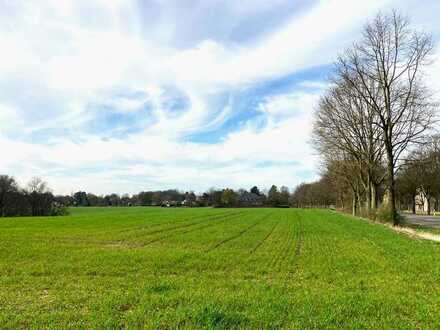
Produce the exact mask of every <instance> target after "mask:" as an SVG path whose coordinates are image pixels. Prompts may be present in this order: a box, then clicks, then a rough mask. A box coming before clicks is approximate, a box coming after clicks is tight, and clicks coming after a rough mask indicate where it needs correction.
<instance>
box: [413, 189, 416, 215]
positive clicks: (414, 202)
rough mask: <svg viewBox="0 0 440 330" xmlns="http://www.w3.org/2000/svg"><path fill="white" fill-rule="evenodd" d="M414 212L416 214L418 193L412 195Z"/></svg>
mask: <svg viewBox="0 0 440 330" xmlns="http://www.w3.org/2000/svg"><path fill="white" fill-rule="evenodd" d="M412 214H416V195H415V194H414V195H413V196H412Z"/></svg>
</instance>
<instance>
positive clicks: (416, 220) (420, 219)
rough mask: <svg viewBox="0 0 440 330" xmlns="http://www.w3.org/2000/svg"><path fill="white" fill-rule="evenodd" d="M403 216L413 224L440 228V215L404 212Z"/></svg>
mask: <svg viewBox="0 0 440 330" xmlns="http://www.w3.org/2000/svg"><path fill="white" fill-rule="evenodd" d="M403 216H404V217H405V219H406V221H408V222H409V223H411V224H413V225H419V226H424V227H431V228H439V229H440V216H433V215H415V214H407V213H406V214H404V215H403Z"/></svg>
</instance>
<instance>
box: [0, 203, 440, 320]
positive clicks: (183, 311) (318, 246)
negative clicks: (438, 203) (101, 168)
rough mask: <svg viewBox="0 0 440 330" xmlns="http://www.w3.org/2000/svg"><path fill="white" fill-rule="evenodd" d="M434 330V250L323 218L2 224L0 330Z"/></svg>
mask: <svg viewBox="0 0 440 330" xmlns="http://www.w3.org/2000/svg"><path fill="white" fill-rule="evenodd" d="M18 327H22V328H29V327H31V328H32V327H37V328H41V327H49V328H66V327H70V328H115V327H127V328H139V327H141V328H178V327H180V328H304V327H315V328H322V327H328V328H341V327H342V328H364V327H370V328H384V327H386V328H428V327H431V328H438V327H440V244H438V243H435V242H429V241H421V240H414V239H411V238H409V237H407V236H404V235H399V234H396V233H394V232H393V231H392V230H390V229H388V228H385V227H383V226H380V225H376V224H371V223H368V222H364V221H361V220H358V219H355V218H352V217H349V216H345V215H341V214H338V213H336V212H332V211H326V210H300V209H210V208H200V209H164V208H142V207H139V208H138V207H133V208H77V209H72V210H71V215H69V216H65V217H35V218H5V219H1V220H0V328H18Z"/></svg>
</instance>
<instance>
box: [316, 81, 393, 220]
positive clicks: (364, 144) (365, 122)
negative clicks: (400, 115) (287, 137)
mask: <svg viewBox="0 0 440 330" xmlns="http://www.w3.org/2000/svg"><path fill="white" fill-rule="evenodd" d="M376 119H377V118H376V114H375V112H374V111H373V110H372V109H371V107H369V105H368V104H367V103H366V102H365V101H364V100H363V98H362V97H361V96H360V95H359V94H358V93H357V90H356V89H354V88H352V87H351V86H350V85H349V84H347V83H345V82H344V81H343V80H335V81H334V86H333V87H332V88H330V89H329V91H328V92H327V94H326V95H325V96H324V97H323V98H322V99H321V101H320V104H319V107H318V109H317V111H316V113H315V122H314V130H313V140H314V146H315V148H316V149H317V150H318V151H319V153H320V154H321V155H324V156H325V157H327V158H328V157H330V158H331V159H332V158H334V155H335V154H339V155H344V156H343V159H344V160H347V159H350V167H351V169H352V170H355V171H356V175H357V176H358V178H357V179H360V182H361V183H362V184H363V186H364V187H363V190H364V195H365V201H366V203H365V205H366V208H367V213H368V214H369V213H370V210H371V209H375V208H376V200H377V197H376V192H377V186H378V185H379V184H380V182H381V181H382V180H383V171H382V166H381V162H382V157H383V152H384V148H383V144H382V143H381V141H380V136H381V131H380V129H379V128H378V127H377V126H376V125H375V120H376ZM333 163H334V162H333ZM353 163H356V164H357V166H353ZM346 175H347V174H346ZM350 175H352V173H351V174H350ZM350 181H352V180H351V179H350ZM356 181H357V180H356Z"/></svg>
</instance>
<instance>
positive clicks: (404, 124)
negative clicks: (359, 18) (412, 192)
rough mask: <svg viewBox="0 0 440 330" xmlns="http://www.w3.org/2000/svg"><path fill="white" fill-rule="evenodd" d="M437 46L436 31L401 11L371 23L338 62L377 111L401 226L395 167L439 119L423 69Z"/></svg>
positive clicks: (393, 207)
mask: <svg viewBox="0 0 440 330" xmlns="http://www.w3.org/2000/svg"><path fill="white" fill-rule="evenodd" d="M432 49H433V43H432V38H431V36H430V35H428V34H426V33H422V32H417V31H414V30H412V29H411V27H410V24H409V21H408V19H406V18H405V17H402V16H401V15H400V14H398V13H397V12H396V11H394V12H392V13H391V14H390V15H383V14H378V15H377V16H376V18H375V19H374V20H372V21H371V22H370V23H368V24H367V25H366V26H365V28H364V31H363V37H362V39H361V41H360V42H358V43H355V44H354V45H353V47H352V48H351V49H348V50H347V51H346V52H345V53H344V55H342V56H340V57H339V59H338V62H337V72H338V76H339V77H340V78H341V79H343V80H344V82H345V83H347V84H348V85H349V86H351V87H352V88H354V89H355V90H356V91H357V93H358V95H360V96H361V97H362V99H363V100H364V101H365V102H366V104H367V105H368V106H369V108H371V109H372V110H373V111H374V112H375V115H376V118H377V120H376V121H375V125H377V126H378V127H379V128H380V130H381V133H382V136H381V139H382V142H383V144H384V147H385V154H386V158H387V188H388V194H389V198H388V200H389V211H390V213H391V217H392V219H393V222H394V224H395V225H398V224H399V217H398V216H397V213H396V197H395V171H396V166H397V164H398V162H399V159H400V156H401V155H402V153H403V152H404V151H405V150H406V149H407V147H408V146H410V145H411V144H414V143H417V142H419V141H420V139H421V138H422V136H423V133H424V132H425V131H426V130H427V129H429V128H430V126H431V124H432V122H433V114H434V113H433V111H434V106H433V103H432V102H431V94H430V93H429V91H428V89H427V88H426V87H425V86H424V85H423V81H422V77H423V70H424V68H425V67H426V66H427V65H428V64H429V62H430V54H431V52H432Z"/></svg>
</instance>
